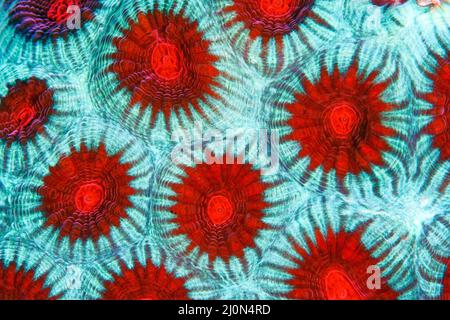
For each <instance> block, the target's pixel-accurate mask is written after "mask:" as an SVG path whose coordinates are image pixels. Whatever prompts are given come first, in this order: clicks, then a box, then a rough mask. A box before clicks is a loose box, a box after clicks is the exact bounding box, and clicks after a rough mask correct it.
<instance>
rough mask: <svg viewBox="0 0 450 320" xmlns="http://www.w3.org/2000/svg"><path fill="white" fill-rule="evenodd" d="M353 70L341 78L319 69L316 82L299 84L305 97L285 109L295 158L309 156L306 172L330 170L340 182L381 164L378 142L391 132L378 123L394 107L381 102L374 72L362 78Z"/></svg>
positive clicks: (381, 144)
mask: <svg viewBox="0 0 450 320" xmlns="http://www.w3.org/2000/svg"><path fill="white" fill-rule="evenodd" d="M357 69H358V68H357V66H352V67H350V68H349V70H348V71H347V73H346V74H345V75H343V76H342V75H341V74H340V73H339V71H338V69H335V70H334V72H333V73H332V74H329V73H328V71H327V70H326V69H325V68H323V69H322V71H321V76H320V79H319V80H318V81H317V82H316V83H312V82H310V81H309V80H307V79H305V80H303V81H302V85H303V87H304V89H305V93H297V94H296V95H295V102H294V103H292V104H289V105H287V109H288V111H289V112H290V113H291V118H290V119H289V120H288V121H287V124H288V125H289V126H290V127H291V128H292V132H291V133H290V134H289V135H287V136H286V137H285V139H287V140H291V141H297V142H298V143H299V145H300V147H301V150H300V152H299V154H298V155H299V156H300V157H309V158H310V164H309V169H310V170H315V169H316V168H318V167H319V166H322V168H323V170H324V171H325V172H327V173H328V172H330V171H331V170H333V169H334V170H336V175H337V177H338V178H340V179H344V178H345V176H346V175H347V174H348V173H352V174H359V173H361V172H363V171H364V172H367V173H370V172H371V170H372V168H371V166H372V165H379V166H382V165H383V164H384V160H383V158H382V152H385V151H389V150H390V146H389V145H388V143H387V142H386V141H385V140H384V138H385V137H390V136H394V135H395V130H393V129H392V128H389V127H386V126H384V125H383V123H382V113H383V112H386V111H390V110H393V109H394V108H396V106H394V105H392V104H389V103H385V102H383V101H382V100H381V98H380V96H381V94H382V93H383V92H384V91H385V89H386V87H387V83H386V82H383V83H374V82H373V80H374V79H375V78H376V76H377V73H376V72H374V73H372V74H370V75H369V76H368V77H367V78H366V79H364V78H362V77H361V76H358V74H357Z"/></svg>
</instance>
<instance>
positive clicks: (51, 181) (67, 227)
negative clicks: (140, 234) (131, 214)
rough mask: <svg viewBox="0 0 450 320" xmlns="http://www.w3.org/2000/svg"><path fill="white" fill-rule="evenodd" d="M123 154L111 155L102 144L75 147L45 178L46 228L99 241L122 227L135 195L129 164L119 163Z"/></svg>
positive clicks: (43, 199) (43, 189) (42, 195)
mask: <svg viewBox="0 0 450 320" xmlns="http://www.w3.org/2000/svg"><path fill="white" fill-rule="evenodd" d="M122 156H123V154H122V153H117V154H114V155H108V154H107V152H106V149H105V146H104V145H103V144H100V145H99V147H98V149H96V150H93V149H88V148H87V147H86V145H81V146H80V151H77V150H75V149H74V148H72V150H71V152H70V154H69V155H68V156H67V157H64V158H62V159H60V161H59V162H58V163H57V164H56V165H54V166H52V167H51V168H50V172H49V175H47V176H45V177H44V180H43V183H44V185H43V186H42V188H40V189H39V190H38V192H39V194H40V195H41V197H42V206H41V208H40V209H41V210H42V211H43V212H44V214H45V216H46V219H47V221H46V223H45V224H46V225H47V226H55V227H56V228H57V229H60V236H61V237H64V236H68V237H69V238H70V240H71V241H72V242H74V241H75V240H77V239H83V240H86V239H89V238H92V239H93V240H98V238H99V236H100V235H105V236H108V235H109V233H110V228H111V227H113V226H115V227H119V226H120V220H121V219H122V218H127V214H126V210H127V209H128V208H129V207H130V206H131V205H132V204H131V201H130V200H129V197H130V196H132V195H133V194H135V193H136V190H134V189H133V188H131V187H130V183H131V182H132V180H133V178H132V177H131V176H129V175H128V171H129V169H130V168H131V165H130V164H127V163H120V158H121V157H122Z"/></svg>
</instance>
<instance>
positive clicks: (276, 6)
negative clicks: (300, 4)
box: [260, 0, 293, 18]
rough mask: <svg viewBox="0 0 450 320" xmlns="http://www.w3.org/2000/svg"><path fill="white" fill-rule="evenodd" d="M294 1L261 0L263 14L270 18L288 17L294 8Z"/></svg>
mask: <svg viewBox="0 0 450 320" xmlns="http://www.w3.org/2000/svg"><path fill="white" fill-rule="evenodd" d="M292 2H293V0H261V2H260V7H261V10H262V12H263V13H264V14H265V15H266V16H268V17H274V18H277V17H281V16H284V15H286V14H287V13H288V12H289V11H290V10H291V6H292Z"/></svg>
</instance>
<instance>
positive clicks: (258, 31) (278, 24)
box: [224, 0, 314, 41]
mask: <svg viewBox="0 0 450 320" xmlns="http://www.w3.org/2000/svg"><path fill="white" fill-rule="evenodd" d="M313 4H314V0H235V1H234V2H233V4H232V5H230V6H228V7H226V8H225V9H224V12H225V13H226V12H233V13H234V14H235V17H234V18H233V19H232V20H231V21H230V22H229V23H228V26H231V25H233V24H235V23H239V22H242V23H244V25H245V27H246V29H248V30H249V31H250V37H251V38H252V39H255V38H256V37H259V36H262V37H263V39H264V40H265V41H267V40H268V39H270V38H273V37H277V36H282V35H284V34H287V33H290V32H292V31H294V30H296V29H297V28H298V25H299V24H300V23H301V22H302V21H303V20H304V19H305V18H306V17H307V16H308V14H309V13H310V11H311V7H312V6H313Z"/></svg>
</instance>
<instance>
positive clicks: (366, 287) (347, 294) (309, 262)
mask: <svg viewBox="0 0 450 320" xmlns="http://www.w3.org/2000/svg"><path fill="white" fill-rule="evenodd" d="M307 243H308V244H307V247H306V248H302V247H301V246H299V245H294V250H295V251H296V256H295V257H293V258H292V261H293V262H294V263H295V264H296V267H290V268H286V272H287V273H289V274H290V275H291V277H292V278H291V279H290V280H289V281H288V284H289V285H290V286H291V287H292V289H291V291H289V293H288V294H287V296H288V297H289V298H291V299H303V300H304V299H313V300H365V299H369V300H374V299H380V300H392V299H395V298H396V297H397V296H398V294H397V293H396V292H395V291H394V290H392V289H391V288H390V287H389V285H388V284H387V282H386V280H385V279H379V280H380V281H379V283H378V284H376V283H375V282H374V283H370V279H368V276H367V274H368V273H369V274H370V273H374V272H376V268H377V264H378V263H379V260H377V259H374V258H372V257H371V253H370V251H368V250H367V249H365V248H364V245H363V244H362V243H361V235H360V234H359V232H358V231H355V232H344V231H340V232H339V233H334V232H333V230H331V229H330V230H327V234H326V235H323V234H321V232H320V231H319V230H316V231H315V239H314V242H313V241H312V240H310V239H308V240H307ZM368 283H369V284H368Z"/></svg>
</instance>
